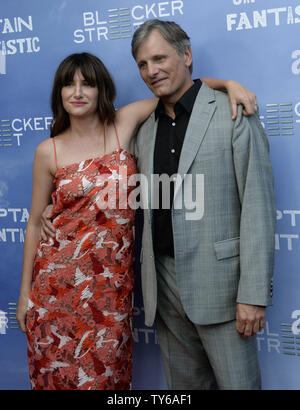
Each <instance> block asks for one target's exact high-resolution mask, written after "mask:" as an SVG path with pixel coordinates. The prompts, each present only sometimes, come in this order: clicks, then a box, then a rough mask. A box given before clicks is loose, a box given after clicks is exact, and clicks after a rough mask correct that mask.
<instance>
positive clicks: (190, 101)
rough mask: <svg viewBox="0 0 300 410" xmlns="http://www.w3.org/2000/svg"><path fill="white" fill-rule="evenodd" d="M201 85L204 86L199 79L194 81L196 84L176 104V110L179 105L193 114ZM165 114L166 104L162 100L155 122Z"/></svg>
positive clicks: (157, 107)
mask: <svg viewBox="0 0 300 410" xmlns="http://www.w3.org/2000/svg"><path fill="white" fill-rule="evenodd" d="M201 85H202V82H201V80H199V79H197V80H194V84H193V85H192V86H191V87H190V88H189V89H188V90H187V91H186V92H185V93H184V94H183V96H182V97H181V98H180V100H178V101H177V103H176V104H175V107H174V110H175V109H176V106H177V104H178V105H181V106H182V107H183V108H184V109H185V110H186V112H187V113H188V114H191V112H192V110H193V107H194V103H195V100H196V97H197V94H198V92H199V90H200V87H201ZM164 112H165V109H164V104H163V102H162V101H161V99H160V100H159V101H158V103H157V106H156V109H155V120H156V119H157V118H158V116H159V115H160V114H163V113H164Z"/></svg>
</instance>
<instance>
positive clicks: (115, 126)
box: [114, 123, 121, 150]
mask: <svg viewBox="0 0 300 410" xmlns="http://www.w3.org/2000/svg"><path fill="white" fill-rule="evenodd" d="M114 129H115V132H116V137H117V140H118V145H119V150H120V149H121V146H120V141H119V136H118V130H117V127H116V125H115V123H114Z"/></svg>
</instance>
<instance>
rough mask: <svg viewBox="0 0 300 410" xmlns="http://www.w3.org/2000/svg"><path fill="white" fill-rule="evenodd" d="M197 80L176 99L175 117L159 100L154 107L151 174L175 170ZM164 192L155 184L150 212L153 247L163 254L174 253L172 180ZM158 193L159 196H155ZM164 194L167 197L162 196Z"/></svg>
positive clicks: (195, 93)
mask: <svg viewBox="0 0 300 410" xmlns="http://www.w3.org/2000/svg"><path fill="white" fill-rule="evenodd" d="M201 84H202V83H201V81H200V80H196V81H195V82H194V85H192V86H191V87H190V88H189V89H188V90H187V91H186V92H185V93H184V95H183V96H182V97H181V98H180V100H179V101H177V103H176V104H175V106H174V113H175V119H174V120H173V119H172V118H171V117H169V116H168V115H166V114H165V110H164V105H163V103H162V101H161V100H160V101H159V102H158V104H157V107H156V110H155V118H156V119H157V118H158V127H157V133H156V141H155V148H154V167H153V169H154V174H156V175H162V174H166V175H167V176H168V177H171V176H172V175H173V174H177V172H178V164H179V158H180V153H181V149H182V145H183V141H184V137H185V133H186V129H187V126H188V123H189V119H190V116H191V113H192V110H193V106H194V103H195V99H196V97H197V94H198V92H199V90H200V87H201ZM162 192H164V198H163V199H164V201H165V200H166V199H167V200H168V201H167V202H168V203H169V206H167V209H163V208H166V203H165V202H164V203H163V202H162ZM167 193H168V191H167V189H166V188H163V187H162V183H159V189H157V187H154V192H153V194H154V203H156V204H157V205H158V209H154V211H153V218H154V219H153V223H154V232H153V234H154V242H153V245H154V250H155V252H157V253H160V254H163V255H170V256H174V243H173V230H172V218H171V208H172V204H173V197H174V183H173V182H171V184H170V196H168V195H167ZM157 195H159V198H157ZM166 195H167V196H168V198H166Z"/></svg>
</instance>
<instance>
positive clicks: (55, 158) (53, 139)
mask: <svg viewBox="0 0 300 410" xmlns="http://www.w3.org/2000/svg"><path fill="white" fill-rule="evenodd" d="M52 141H53V149H54V161H55V166H56V171H57V170H58V165H57V155H56V146H55V137H53V138H52Z"/></svg>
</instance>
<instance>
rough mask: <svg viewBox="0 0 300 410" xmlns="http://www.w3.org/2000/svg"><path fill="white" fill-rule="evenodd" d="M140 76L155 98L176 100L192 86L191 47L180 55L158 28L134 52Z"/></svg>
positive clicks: (173, 101) (172, 101) (169, 100)
mask: <svg viewBox="0 0 300 410" xmlns="http://www.w3.org/2000/svg"><path fill="white" fill-rule="evenodd" d="M136 62H137V65H138V67H139V70H140V75H141V77H142V79H143V80H144V81H145V83H146V84H147V86H148V87H149V88H150V90H151V91H152V92H153V94H155V96H156V97H159V98H161V99H162V100H163V101H168V102H171V103H175V102H176V101H178V99H179V98H180V97H181V96H182V95H183V94H184V93H185V91H186V90H187V89H188V88H189V87H190V86H191V84H192V83H193V82H192V79H191V76H190V72H189V66H190V64H191V63H192V54H191V50H190V49H188V50H187V51H186V52H185V53H184V54H183V55H179V54H178V53H177V51H176V50H175V49H174V48H173V47H172V46H171V44H170V43H169V42H168V41H167V40H165V38H164V37H163V36H162V35H161V34H160V32H159V31H158V30H156V29H155V30H153V31H152V32H151V33H150V35H149V36H148V37H147V38H146V40H145V41H144V42H143V43H141V45H140V46H139V48H138V51H137V54H136Z"/></svg>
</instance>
